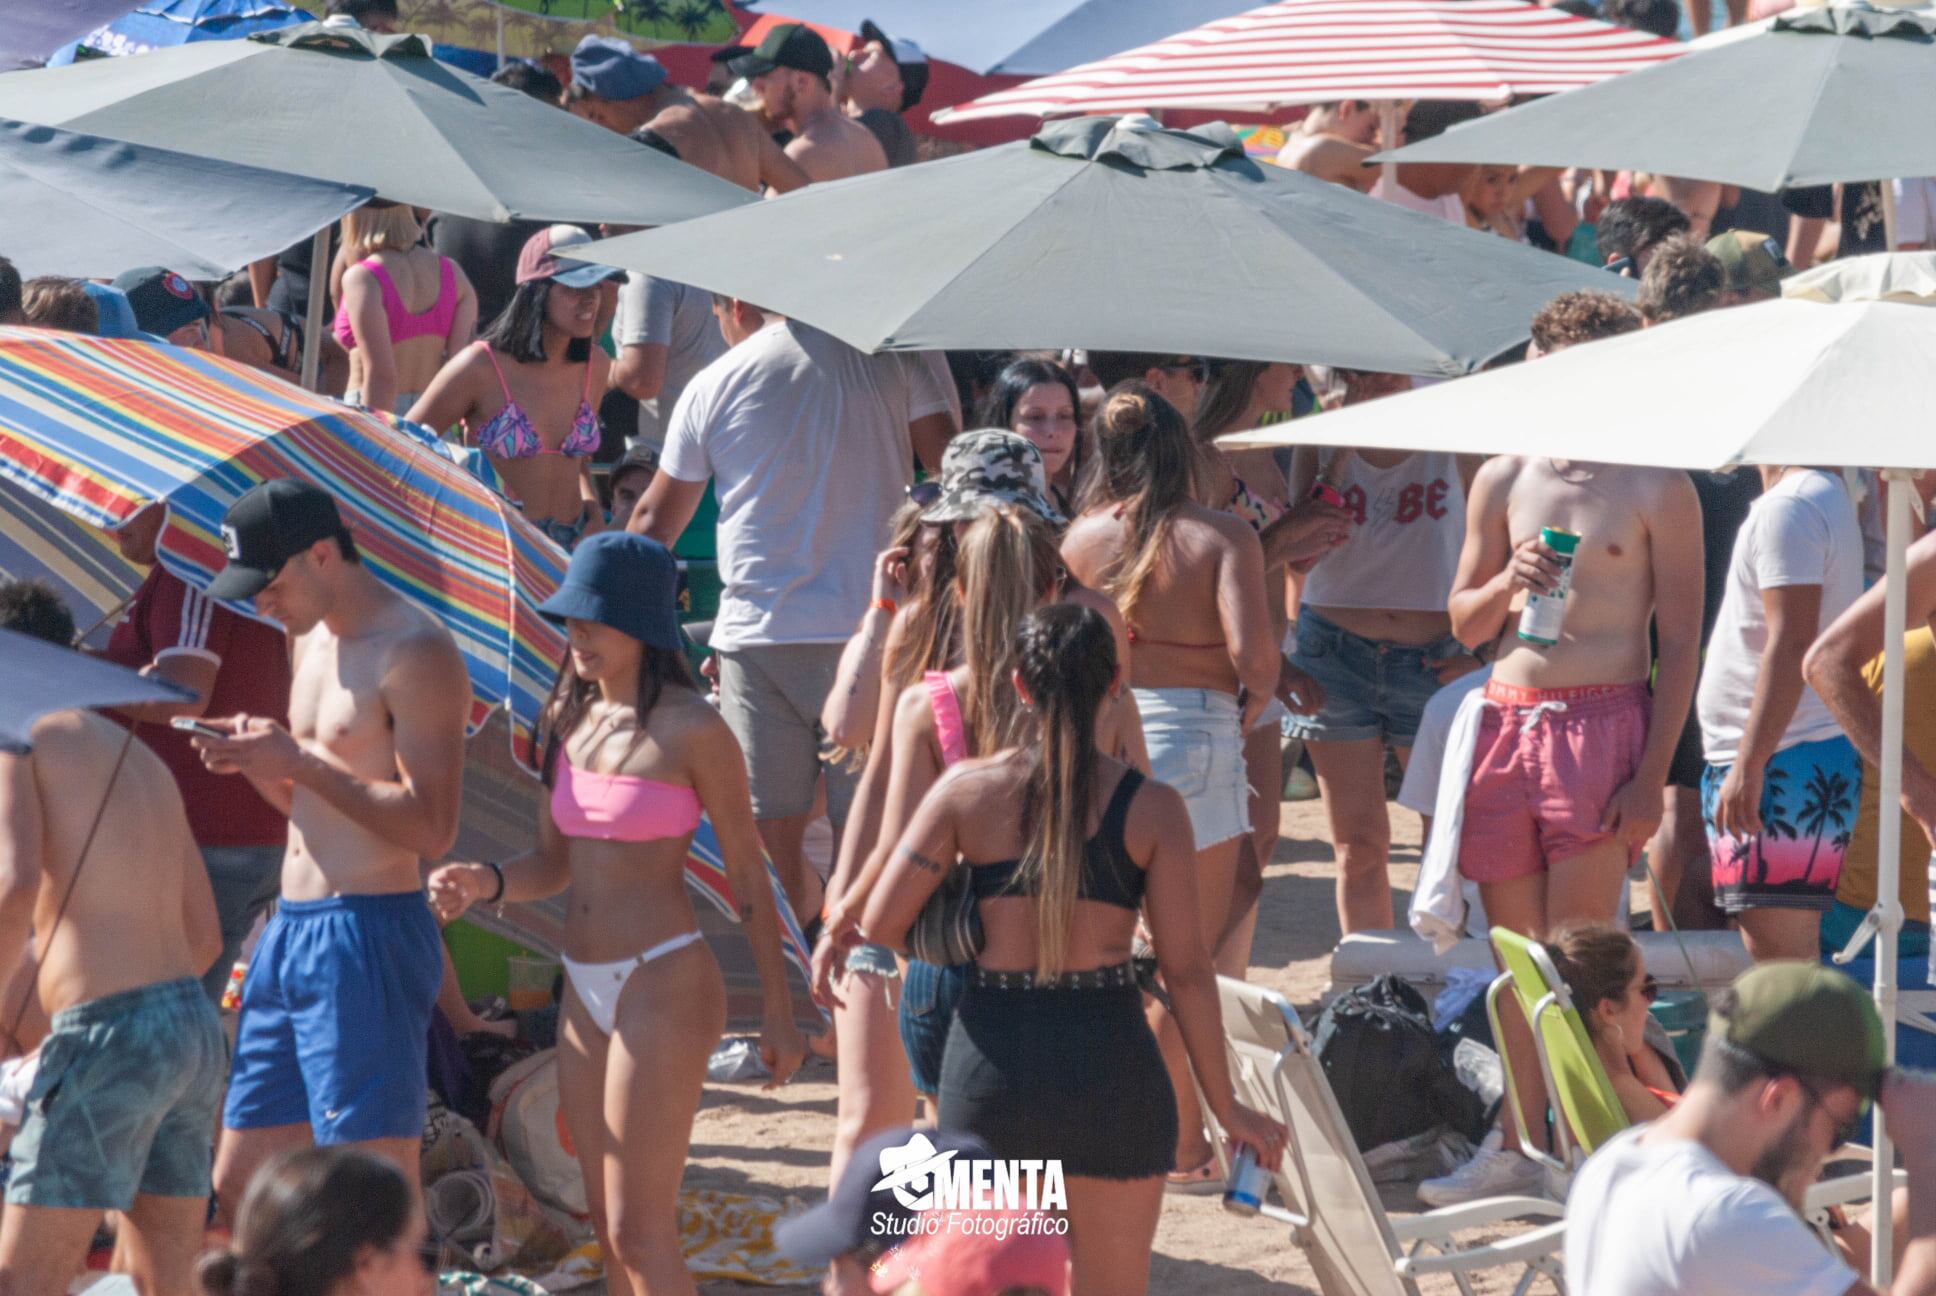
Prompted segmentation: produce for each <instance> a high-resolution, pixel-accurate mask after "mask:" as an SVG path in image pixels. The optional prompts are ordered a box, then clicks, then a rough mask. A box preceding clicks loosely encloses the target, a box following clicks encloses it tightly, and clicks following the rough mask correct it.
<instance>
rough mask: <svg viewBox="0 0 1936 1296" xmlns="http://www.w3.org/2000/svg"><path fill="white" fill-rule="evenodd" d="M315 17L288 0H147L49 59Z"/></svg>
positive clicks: (222, 36)
mask: <svg viewBox="0 0 1936 1296" xmlns="http://www.w3.org/2000/svg"><path fill="white" fill-rule="evenodd" d="M315 17H316V16H315V15H314V14H312V13H309V12H308V11H307V10H303V9H298V8H296V7H295V6H294V5H289V4H284V3H283V0H146V3H144V4H142V5H141V6H140V7H139V8H137V9H135V11H134V12H133V13H129V14H123V15H122V16H121V17H119V18H116V19H115V20H114V21H113V22H111V23H108V24H107V25H106V26H104V27H101V28H100V29H98V30H96V31H93V32H90V33H88V34H87V35H86V36H83V37H82V38H81V39H80V40H79V41H77V42H75V45H74V46H73V47H70V48H68V49H64V50H62V51H61V52H60V53H59V54H57V55H55V56H54V57H53V58H52V59H49V60H48V62H50V63H52V64H55V65H59V64H64V63H72V62H73V61H74V56H75V54H76V53H77V52H78V50H79V49H88V50H92V51H94V52H95V53H97V54H108V55H114V56H120V55H123V54H145V53H147V52H148V51H149V50H152V49H167V48H169V47H170V46H173V45H186V44H188V43H189V42H190V41H208V40H236V39H239V38H241V37H243V36H253V35H255V34H256V33H257V32H265V31H274V30H276V29H277V28H278V27H290V26H293V25H295V24H296V23H301V22H313V21H314V20H315Z"/></svg>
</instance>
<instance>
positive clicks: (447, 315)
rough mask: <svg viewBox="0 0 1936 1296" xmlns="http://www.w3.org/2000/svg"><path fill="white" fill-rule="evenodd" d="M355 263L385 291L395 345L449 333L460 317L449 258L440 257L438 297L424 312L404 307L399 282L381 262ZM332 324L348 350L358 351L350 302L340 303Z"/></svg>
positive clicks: (371, 259) (386, 315) (367, 259)
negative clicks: (368, 273)
mask: <svg viewBox="0 0 1936 1296" xmlns="http://www.w3.org/2000/svg"><path fill="white" fill-rule="evenodd" d="M356 264H357V265H358V266H360V267H362V268H363V269H365V270H368V271H369V272H370V273H371V274H372V275H374V276H375V277H376V282H377V287H378V288H379V289H381V290H382V292H383V318H384V319H386V320H389V321H390V341H391V343H392V344H395V343H398V342H408V341H409V340H410V339H411V338H420V337H446V336H448V335H449V333H450V322H451V320H453V319H454V318H456V316H457V272H456V269H455V268H454V267H453V265H452V264H451V260H450V258H449V257H438V258H437V300H436V301H434V302H432V303H430V309H429V310H427V311H424V312H422V313H421V314H412V313H411V312H410V311H408V310H405V309H404V306H403V295H402V294H401V293H399V292H398V291H397V285H396V281H395V280H393V279H391V278H390V272H389V271H388V270H385V269H384V268H383V263H382V262H381V261H378V260H377V259H376V258H375V257H365V258H364V259H363V260H361V261H358V262H357V263H356ZM330 327H331V330H332V331H333V332H334V333H335V334H336V340H337V341H338V342H341V343H342V344H343V346H344V347H345V348H346V349H348V350H351V351H354V350H356V332H355V330H353V329H351V328H350V308H349V303H348V302H344V303H342V304H340V305H338V306H337V308H336V321H335V323H334V324H332V325H331V326H330Z"/></svg>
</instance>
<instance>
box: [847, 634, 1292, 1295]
mask: <svg viewBox="0 0 1936 1296" xmlns="http://www.w3.org/2000/svg"><path fill="white" fill-rule="evenodd" d="M1015 663H1016V664H1015V670H1014V673H1013V675H1012V676H1011V686H1012V687H1013V688H1014V690H1015V693H1016V696H1017V698H1018V699H1019V700H1020V701H1021V703H1022V705H1023V707H1024V708H1025V711H1026V714H1027V716H1028V717H1029V723H1026V724H1024V725H1023V726H1021V728H1022V730H1023V732H1021V733H1019V734H1017V735H1016V737H1017V738H1018V739H1019V741H1018V742H1017V743H1016V744H1015V745H1013V746H1009V747H1007V748H1005V749H1003V750H1001V751H999V752H996V753H994V754H992V755H990V756H987V757H984V758H981V759H968V760H964V761H961V762H959V763H958V764H956V765H955V766H953V767H952V768H951V769H950V770H949V771H948V772H947V773H946V774H944V775H943V776H942V778H941V780H940V781H939V782H938V783H936V784H935V786H934V788H933V790H932V791H931V792H930V793H929V794H928V796H927V797H926V798H924V799H923V800H922V802H921V804H920V807H919V808H918V809H917V810H916V811H915V813H914V818H913V820H912V822H911V823H910V824H909V825H908V828H907V831H906V832H904V833H903V834H902V835H901V838H900V840H899V842H898V843H897V844H896V846H895V849H894V853H893V857H892V859H891V861H890V862H889V864H888V866H887V873H886V875H885V876H884V877H883V878H882V880H881V883H880V885H879V886H878V887H876V888H875V889H874V892H873V894H872V895H871V896H870V898H869V900H868V905H867V910H866V914H865V916H864V918H863V920H862V924H861V925H862V928H863V930H865V931H866V932H867V933H868V935H869V936H870V937H872V938H873V939H876V940H882V941H886V942H888V943H890V944H896V945H898V944H900V943H902V942H903V941H905V939H906V934H907V930H908V928H909V926H910V925H911V924H912V923H913V921H914V918H915V916H916V915H917V914H918V913H919V912H920V910H921V908H922V906H923V904H925V903H926V901H927V899H928V897H929V896H930V895H931V894H932V893H933V891H934V889H935V887H936V886H938V885H939V884H940V882H941V880H942V878H943V877H944V876H945V875H946V873H947V872H948V871H949V870H950V869H953V868H955V867H957V866H958V864H965V865H967V866H968V867H969V869H970V873H969V886H970V888H971V890H972V892H973V894H974V896H975V897H976V905H977V909H978V911H979V914H980V917H981V922H982V928H983V931H984V933H985V940H984V943H983V947H982V950H981V952H980V954H979V956H978V957H977V960H976V962H975V964H974V965H973V967H972V970H971V972H970V975H969V978H968V986H967V989H966V991H965V993H964V995H963V998H962V1001H961V1006H960V1009H959V1011H958V1013H957V1015H956V1017H955V1020H954V1024H953V1026H952V1027H951V1028H950V1030H949V1034H948V1041H947V1049H946V1060H945V1062H944V1063H943V1067H942V1078H941V1113H940V1114H941V1124H942V1126H943V1128H947V1129H957V1130H962V1131H965V1132H968V1133H972V1134H975V1135H977V1136H979V1137H980V1138H982V1139H983V1140H984V1141H986V1142H987V1143H988V1145H989V1147H990V1149H991V1150H992V1151H993V1153H994V1155H995V1156H996V1157H999V1158H1008V1159H1016V1160H1027V1159H1049V1158H1053V1159H1056V1160H1059V1161H1060V1162H1061V1165H1062V1170H1063V1173H1064V1175H1065V1176H1066V1183H1067V1189H1068V1219H1069V1225H1070V1243H1071V1247H1072V1250H1073V1253H1074V1256H1073V1258H1074V1279H1075V1290H1076V1291H1077V1292H1079V1293H1083V1294H1084V1296H1089V1294H1091V1293H1094V1294H1098V1296H1100V1294H1102V1293H1107V1294H1108V1296H1135V1293H1138V1292H1141V1291H1143V1290H1145V1288H1146V1287H1147V1285H1148V1280H1149V1255H1150V1243H1151V1240H1152V1239H1153V1237H1154V1236H1155V1232H1156V1218H1157V1215H1158V1213H1159V1211H1160V1210H1161V1207H1162V1197H1163V1174H1164V1172H1165V1171H1167V1170H1168V1169H1169V1168H1170V1167H1171V1165H1172V1164H1173V1163H1174V1156H1175V1145H1176V1126H1175V1121H1176V1098H1175V1095H1174V1093H1173V1092H1172V1090H1171V1082H1170V1077H1169V1076H1168V1074H1167V1073H1166V1070H1165V1066H1164V1061H1163V1058H1162V1056H1161V1054H1160V1052H1159V1050H1158V1048H1157V1046H1156V1041H1155V1039H1154V1038H1153V1037H1152V1035H1151V1033H1150V1029H1149V1026H1148V1024H1147V1023H1146V1022H1145V1021H1144V1019H1143V1015H1142V996H1141V993H1140V992H1139V990H1138V989H1137V985H1136V979H1135V976H1134V973H1133V972H1132V970H1131V966H1130V963H1129V957H1130V943H1131V941H1132V939H1133V938H1134V935H1135V931H1136V925H1137V917H1138V914H1139V912H1140V913H1141V914H1143V915H1145V916H1146V917H1147V920H1148V923H1149V926H1150V928H1151V931H1152V932H1153V934H1154V937H1155V947H1156V952H1157V959H1158V962H1159V964H1160V966H1161V968H1162V972H1163V978H1164V982H1165V984H1166V985H1167V986H1168V988H1169V993H1170V996H1171V999H1172V1001H1173V1002H1174V1003H1175V1004H1176V1009H1177V1019H1178V1023H1179V1025H1180V1026H1181V1028H1182V1036H1183V1039H1184V1041H1185V1046H1186V1048H1187V1049H1188V1053H1189V1060H1190V1063H1191V1065H1192V1066H1193V1067H1194V1068H1195V1072H1196V1075H1197V1077H1198V1079H1199V1080H1200V1081H1201V1083H1202V1087H1203V1091H1204V1093H1205V1095H1206V1097H1207V1099H1208V1101H1209V1103H1210V1105H1211V1108H1212V1109H1213V1111H1214V1112H1215V1113H1216V1115H1217V1118H1218V1121H1219V1123H1220V1124H1221V1125H1222V1126H1223V1128H1224V1129H1225V1130H1226V1131H1228V1133H1229V1135H1230V1138H1231V1140H1232V1142H1233V1143H1237V1144H1242V1145H1245V1146H1248V1147H1250V1148H1252V1149H1254V1150H1255V1151H1256V1153H1257V1158H1258V1161H1259V1162H1260V1163H1261V1164H1263V1165H1266V1166H1273V1167H1274V1166H1275V1165H1276V1164H1277V1161H1278V1158H1279V1156H1280V1155H1281V1153H1282V1150H1283V1146H1284V1139H1285V1133H1284V1129H1283V1127H1282V1126H1280V1125H1278V1124H1277V1123H1276V1122H1274V1121H1272V1120H1270V1119H1268V1118H1266V1117H1264V1116H1261V1115H1259V1114H1258V1113H1256V1112H1253V1111H1251V1110H1249V1109H1248V1108H1246V1107H1243V1106H1241V1105H1240V1104H1238V1103H1237V1101H1236V1099H1235V1097H1234V1095H1233V1093H1232V1090H1231V1085H1230V1076H1229V1072H1228V1070H1227V1068H1226V1064H1225V1060H1224V1051H1223V1038H1222V1031H1221V1029H1220V1019H1219V1016H1218V1007H1217V997H1216V976H1215V972H1214V970H1213V969H1212V968H1211V966H1210V959H1209V954H1208V951H1207V950H1206V948H1205V947H1204V945H1203V942H1202V939H1201V934H1202V930H1201V924H1200V922H1199V921H1198V915H1197V913H1196V903H1197V887H1196V883H1195V879H1194V874H1195V871H1196V865H1195V861H1194V859H1193V854H1194V853H1193V851H1192V849H1191V841H1192V837H1193V830H1192V828H1191V827H1190V822H1189V816H1188V811H1187V810H1186V809H1185V807H1184V804H1183V800H1182V798H1181V797H1179V796H1178V795H1177V794H1176V792H1175V791H1174V790H1172V789H1170V788H1168V787H1165V786H1164V785H1162V784H1160V783H1157V782H1155V781H1154V780H1148V779H1145V778H1144V777H1143V776H1142V775H1141V774H1140V773H1138V772H1137V771H1136V770H1135V769H1133V768H1131V767H1129V766H1126V765H1124V764H1123V763H1122V762H1120V761H1117V760H1114V759H1113V758H1111V757H1109V756H1107V755H1105V754H1104V753H1103V752H1101V751H1100V750H1098V749H1097V746H1096V742H1095V729H1096V722H1097V717H1098V714H1099V712H1100V711H1101V709H1102V706H1103V703H1104V702H1105V700H1106V699H1107V698H1108V696H1109V694H1110V692H1111V690H1113V689H1116V688H1119V687H1120V686H1121V683H1122V680H1121V674H1120V671H1119V670H1118V667H1117V661H1116V646H1115V639H1114V635H1113V634H1112V632H1111V630H1110V627H1109V624H1108V622H1107V621H1106V620H1105V619H1104V618H1103V617H1102V616H1101V615H1099V614H1098V613H1097V612H1095V611H1094V610H1093V609H1090V608H1086V607H1077V606H1071V605H1067V604H1062V605H1057V606H1054V607H1047V608H1042V609H1040V610H1039V611H1036V612H1033V613H1030V614H1029V616H1028V617H1027V619H1026V620H1025V621H1024V622H1023V624H1022V628H1021V633H1020V636H1019V643H1018V645H1017V651H1016V654H1015ZM1018 810H1019V813H1018Z"/></svg>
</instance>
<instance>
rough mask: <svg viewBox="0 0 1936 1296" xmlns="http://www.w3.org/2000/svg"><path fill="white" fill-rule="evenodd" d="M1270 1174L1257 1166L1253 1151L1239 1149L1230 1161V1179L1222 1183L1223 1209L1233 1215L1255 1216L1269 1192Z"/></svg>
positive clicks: (1245, 1148)
mask: <svg viewBox="0 0 1936 1296" xmlns="http://www.w3.org/2000/svg"><path fill="white" fill-rule="evenodd" d="M1270 1182H1271V1172H1270V1171H1268V1170H1266V1169H1264V1167H1262V1166H1260V1165H1258V1164H1257V1153H1256V1151H1255V1150H1254V1149H1252V1148H1248V1147H1240V1148H1238V1149H1237V1155H1236V1156H1234V1157H1232V1158H1231V1159H1230V1177H1229V1178H1228V1179H1227V1180H1225V1181H1224V1189H1223V1208H1224V1209H1225V1210H1227V1211H1229V1212H1230V1213H1231V1214H1233V1215H1255V1214H1256V1213H1257V1212H1258V1211H1259V1210H1261V1209H1262V1208H1263V1205H1264V1195H1265V1194H1266V1193H1268V1192H1269V1191H1270Z"/></svg>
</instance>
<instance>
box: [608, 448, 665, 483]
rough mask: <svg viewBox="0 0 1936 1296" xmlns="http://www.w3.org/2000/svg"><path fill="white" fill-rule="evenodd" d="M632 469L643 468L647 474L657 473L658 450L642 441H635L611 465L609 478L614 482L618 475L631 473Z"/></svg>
mask: <svg viewBox="0 0 1936 1296" xmlns="http://www.w3.org/2000/svg"><path fill="white" fill-rule="evenodd" d="M634 468H643V469H645V471H647V472H649V473H656V472H658V471H659V451H658V449H657V448H656V447H654V446H652V445H651V444H649V443H647V442H644V441H637V442H634V443H633V444H632V445H629V446H627V447H626V448H625V453H624V454H623V455H621V456H619V461H618V462H617V463H615V464H613V465H612V473H611V476H612V478H613V479H614V480H616V479H617V477H618V475H619V474H620V473H623V472H631V471H632V470H633V469H634Z"/></svg>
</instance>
